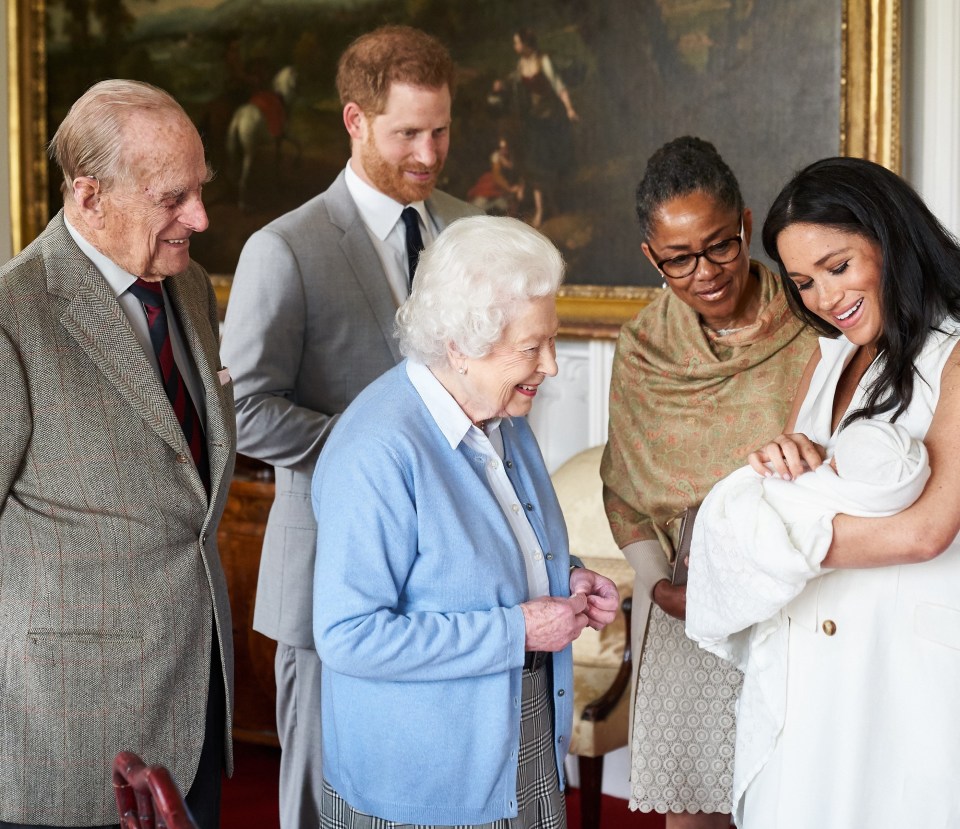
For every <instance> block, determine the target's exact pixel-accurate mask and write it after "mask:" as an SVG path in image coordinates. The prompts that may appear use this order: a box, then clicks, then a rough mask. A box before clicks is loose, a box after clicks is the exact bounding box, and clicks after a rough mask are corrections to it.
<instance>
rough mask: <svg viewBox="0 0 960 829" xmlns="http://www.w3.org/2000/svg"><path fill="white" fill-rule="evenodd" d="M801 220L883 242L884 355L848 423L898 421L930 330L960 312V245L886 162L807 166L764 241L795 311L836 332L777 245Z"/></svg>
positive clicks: (880, 347) (767, 225) (880, 346)
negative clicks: (808, 300) (807, 300)
mask: <svg viewBox="0 0 960 829" xmlns="http://www.w3.org/2000/svg"><path fill="white" fill-rule="evenodd" d="M800 222H802V223H806V224H814V225H823V226H826V227H831V228H836V229H837V230H842V231H845V232H847V233H855V234H857V235H858V236H861V237H863V238H866V239H870V240H871V241H873V242H876V243H877V244H878V245H879V246H880V251H881V254H882V266H881V270H880V297H881V299H880V301H881V305H882V306H883V307H882V308H881V313H882V321H883V329H882V331H881V333H880V339H879V340H878V342H877V353H878V354H879V355H880V359H881V360H882V362H881V364H880V371H879V373H878V374H877V377H876V379H875V380H874V382H873V383H872V384H871V386H870V388H869V390H868V392H867V397H866V402H865V403H864V405H863V406H862V407H861V408H859V409H857V410H856V411H854V412H851V413H850V415H848V416H847V417H846V418H845V420H844V422H843V425H844V426H847V425H849V424H850V423H852V422H853V421H854V420H857V419H859V418H866V417H873V416H874V415H878V414H882V413H885V412H890V411H892V412H893V416H892V418H891V419H892V420H896V419H897V418H898V417H899V416H900V415H901V414H903V412H904V411H905V410H906V408H907V407H908V406H909V405H910V401H911V400H912V399H913V388H914V386H913V384H914V380H915V376H916V374H915V361H916V359H917V356H918V355H919V354H920V351H921V349H922V348H923V344H924V342H925V341H926V338H927V336H928V335H929V333H930V332H931V331H933V330H936V329H937V326H938V325H939V324H940V322H941V321H942V320H943V319H944V318H945V317H948V316H953V317H960V246H958V244H957V240H956V239H955V238H954V237H953V236H951V234H950V233H948V232H947V230H946V229H944V227H943V225H941V224H940V222H939V221H938V220H937V218H936V216H934V215H933V213H931V212H930V209H929V208H928V207H927V206H926V204H924V202H923V199H921V198H920V196H919V195H918V194H917V193H916V191H915V190H914V189H913V188H912V187H911V186H910V185H909V184H907V182H905V181H904V180H903V179H902V178H900V176H898V175H896V174H895V173H892V172H890V170H888V169H886V168H885V167H882V166H880V165H879V164H875V163H874V162H872V161H865V160H864V159H862V158H842V157H838V158H825V159H823V160H821V161H817V162H814V163H813V164H811V165H809V166H808V167H806V168H804V169H803V170H801V171H800V172H799V173H797V174H796V175H795V176H794V177H793V178H792V179H791V180H790V182H789V183H788V184H787V185H786V186H785V187H784V188H783V190H782V191H781V192H780V195H778V196H777V198H776V200H775V201H774V203H773V206H772V207H771V208H770V212H769V213H768V214H767V219H766V221H765V222H764V223H763V247H764V250H766V252H767V256H769V257H770V258H771V259H773V260H774V261H775V262H776V263H777V265H778V267H779V269H780V279H781V281H782V282H783V286H784V290H785V291H786V294H787V300H788V302H789V303H790V307H791V308H792V309H793V312H794V313H795V314H796V315H797V316H799V317H800V318H801V319H803V320H804V321H806V322H807V323H808V324H809V325H811V326H812V327H813V328H815V329H816V330H818V331H819V332H821V333H822V334H824V335H825V336H829V337H836V336H838V335H839V334H840V331H839V329H837V328H834V327H833V326H832V325H830V324H829V323H828V322H826V321H825V320H824V319H823V318H822V317H820V316H818V315H817V314H815V313H813V312H812V311H809V310H808V309H807V308H806V306H805V305H804V304H803V300H802V299H801V298H800V292H799V290H798V289H797V286H796V285H794V283H793V281H792V280H791V279H789V278H788V277H787V271H786V268H785V267H784V264H783V260H782V259H781V258H780V254H779V251H778V249H777V238H778V237H779V236H780V234H781V233H782V232H783V231H784V230H786V229H787V228H788V227H790V226H791V225H793V224H796V223H800Z"/></svg>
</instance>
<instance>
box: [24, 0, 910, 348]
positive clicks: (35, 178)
mask: <svg viewBox="0 0 960 829" xmlns="http://www.w3.org/2000/svg"><path fill="white" fill-rule="evenodd" d="M791 1H792V0H767V2H768V3H775V2H782V3H784V4H789V3H791ZM671 2H672V0H665V2H663V3H660V4H659V6H660V7H663V8H668V7H670V6H671ZM840 2H841V4H842V6H841V7H842V19H841V22H840V27H841V31H840V32H839V41H840V44H841V55H840V96H839V101H840V106H839V110H840V118H839V125H838V141H837V145H836V146H837V148H838V151H839V152H840V153H841V154H846V155H856V156H862V157H865V158H870V159H872V160H875V161H878V162H880V163H882V164H884V165H886V166H888V167H890V168H891V169H894V170H899V168H900V153H901V147H900V63H901V57H900V31H901V19H900V8H901V7H900V0H840ZM681 5H682V6H683V7H684V9H685V11H684V14H686V15H688V16H689V14H690V12H689V9H690V8H692V7H694V6H696V7H698V8H699V7H700V6H702V7H703V9H704V13H712V14H715V13H716V10H715V9H714V8H713V7H714V6H716V5H717V4H716V3H713V4H711V3H710V2H707V0H703V2H702V3H700V4H699V6H698V4H697V3H694V4H690V3H689V2H686V3H684V4H681ZM721 5H724V6H725V7H730V9H731V11H729V12H725V13H729V14H741V13H744V12H742V9H740V7H741V6H744V5H746V6H748V7H752V4H743V3H738V2H734V3H728V4H721ZM678 8H679V6H678ZM46 14H47V3H46V0H8V3H7V26H8V37H9V43H8V53H9V62H10V66H9V79H10V85H9V100H10V113H11V115H10V119H9V130H10V162H11V188H10V206H11V218H12V223H13V227H12V240H13V248H14V250H15V251H17V250H20V249H21V248H22V247H24V246H25V245H26V244H27V243H29V241H31V240H32V239H33V238H34V237H35V236H36V235H37V234H38V233H39V232H40V230H41V229H42V228H43V227H44V226H45V224H46V222H47V219H48V217H49V205H48V199H49V197H48V195H47V194H48V186H49V182H48V166H47V162H46V157H45V154H44V143H45V141H46V139H47V136H48V125H47V123H46V117H47V116H46V112H47V61H46V58H47V51H46V41H45V21H46ZM678 14H679V12H678ZM668 22H669V21H668ZM674 22H675V21H674ZM665 31H666V29H665ZM752 48H762V44H756V43H755V44H754V45H753V47H752ZM79 59H82V56H79ZM782 60H783V63H784V65H785V66H786V65H787V64H789V62H790V60H791V56H790V55H784V56H783V58H782ZM786 172H789V171H785V173H786ZM637 257H638V267H639V258H640V253H639V242H637ZM216 282H217V284H218V293H220V294H221V296H222V297H223V298H224V299H225V297H226V295H227V294H228V292H229V284H230V282H229V276H226V277H220V278H218V279H217V280H216ZM659 290H660V289H659V288H651V287H635V286H616V287H611V286H602V285H569V286H567V287H566V288H564V290H563V292H562V296H561V299H560V303H559V308H560V312H561V319H562V322H563V330H564V333H565V334H567V335H571V336H597V335H601V336H614V335H615V334H616V331H617V329H618V327H619V325H620V324H621V323H622V322H623V321H624V320H626V319H628V318H630V317H631V316H632V315H633V314H635V313H636V311H637V310H639V308H641V307H642V306H643V305H645V304H646V303H647V302H649V301H650V299H651V298H652V297H653V296H655V295H656V293H657V292H658V291H659Z"/></svg>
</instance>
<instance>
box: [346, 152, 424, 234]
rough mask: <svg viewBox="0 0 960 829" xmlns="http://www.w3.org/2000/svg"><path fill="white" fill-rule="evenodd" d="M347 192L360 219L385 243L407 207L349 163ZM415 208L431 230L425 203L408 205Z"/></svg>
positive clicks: (422, 221) (419, 202)
mask: <svg viewBox="0 0 960 829" xmlns="http://www.w3.org/2000/svg"><path fill="white" fill-rule="evenodd" d="M346 183H347V190H348V191H349V192H350V195H351V196H352V197H353V201H354V203H355V204H356V205H357V210H359V211H360V218H361V219H363V223H364V224H365V225H366V226H367V228H368V229H369V230H370V232H371V233H373V234H374V235H375V236H376V237H377V238H378V239H379V240H380V241H381V242H382V241H384V240H385V239H386V238H387V236H388V235H389V234H390V232H391V231H392V230H393V229H394V228H395V227H396V226H397V222H399V221H400V214H401V213H402V212H403V208H404V207H405V206H407V205H402V204H400V202H398V201H396V200H395V199H392V198H390V196H387V195H385V194H384V193H381V192H380V191H379V190H377V188H376V187H371V186H370V185H369V184H367V183H366V182H365V181H364V180H363V179H362V178H360V176H358V175H357V174H356V173H355V172H354V169H353V163H352V162H350V161H348V162H347V169H346ZM408 206H409V207H412V208H414V209H415V210H416V211H417V213H419V214H420V221H421V223H422V225H423V227H425V228H430V227H431V224H430V220H429V214H428V213H427V206H426V204H425V203H424V202H422V201H418V202H413V203H412V204H410V205H408Z"/></svg>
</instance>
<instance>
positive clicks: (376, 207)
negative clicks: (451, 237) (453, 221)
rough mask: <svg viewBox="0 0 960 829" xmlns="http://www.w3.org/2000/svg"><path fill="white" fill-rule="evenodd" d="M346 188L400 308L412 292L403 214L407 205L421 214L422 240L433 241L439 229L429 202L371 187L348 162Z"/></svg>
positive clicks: (427, 242)
mask: <svg viewBox="0 0 960 829" xmlns="http://www.w3.org/2000/svg"><path fill="white" fill-rule="evenodd" d="M345 179H346V184H347V190H348V191H349V192H350V196H351V197H352V198H353V201H354V203H355V204H356V205H357V210H358V211H359V213H360V218H361V219H362V220H363V223H364V225H365V226H366V228H367V233H369V234H370V241H371V242H373V247H374V249H375V250H376V251H377V256H379V257H380V263H381V264H382V265H383V272H384V273H385V274H386V275H387V282H388V283H389V284H390V291H391V293H392V294H393V300H394V302H395V303H396V304H397V307H398V308H399V307H400V306H401V305H403V303H404V301H405V300H406V298H407V296H408V295H409V294H410V273H409V265H408V261H407V236H406V229H405V227H404V224H403V220H402V219H401V218H400V214H401V213H402V212H403V208H404V207H407V206H409V207H412V208H414V209H415V210H416V211H417V213H418V214H419V215H420V235H421V237H422V238H423V244H424V245H428V244H430V242H432V241H433V240H434V239H435V238H436V236H437V233H438V232H439V230H438V228H437V227H436V225H435V224H434V222H433V219H432V218H431V217H430V211H428V210H427V205H426V204H425V203H424V202H422V201H418V202H413V203H412V204H410V205H403V204H400V202H398V201H396V200H394V199H392V198H390V196H387V195H385V194H383V193H381V192H380V191H379V190H377V189H376V188H375V187H371V186H370V185H369V184H367V183H366V182H365V181H364V180H363V179H361V178H360V176H358V175H357V174H356V173H355V172H354V171H353V167H352V166H351V165H350V162H347V169H346V171H345Z"/></svg>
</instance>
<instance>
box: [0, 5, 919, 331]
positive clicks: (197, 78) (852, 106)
mask: <svg viewBox="0 0 960 829" xmlns="http://www.w3.org/2000/svg"><path fill="white" fill-rule="evenodd" d="M899 18H900V14H899V0H522V2H518V1H517V0H470V2H465V0H8V23H9V30H10V36H11V39H12V41H11V49H10V54H11V61H12V67H13V72H12V73H11V78H12V81H11V88H10V98H11V105H12V112H13V116H14V117H12V118H11V119H10V129H11V131H12V135H11V145H12V155H13V159H14V170H13V171H12V173H13V175H12V178H13V180H14V186H13V188H12V193H11V199H12V215H13V220H14V225H15V227H14V245H15V247H16V248H19V247H22V246H23V245H25V244H26V243H27V242H28V241H29V240H30V239H32V238H33V237H34V236H35V235H36V234H37V233H38V232H39V230H40V229H41V228H42V227H43V226H44V224H45V223H46V221H47V220H48V219H49V217H50V215H51V214H52V213H53V212H55V211H56V209H57V208H58V205H59V201H60V196H59V193H58V177H57V175H56V174H55V173H53V172H52V171H51V170H50V168H49V166H48V163H47V161H46V159H45V156H44V152H43V148H44V144H45V142H46V141H47V140H48V139H49V137H50V135H51V134H52V131H53V129H54V128H55V127H56V125H57V124H58V123H59V121H60V120H61V119H62V117H63V116H64V114H65V113H66V111H67V108H68V107H69V105H70V103H71V102H72V101H73V100H74V99H76V98H77V97H78V96H79V95H80V94H81V93H82V92H83V90H84V89H85V88H87V87H88V86H89V85H90V84H91V83H93V82H95V81H97V80H99V79H102V78H105V77H132V78H139V79H143V80H147V81H150V82H152V83H155V84H157V85H159V86H162V87H164V88H165V89H167V90H169V91H170V92H172V93H173V94H174V95H175V96H176V97H177V98H178V100H180V101H181V103H182V104H183V106H184V107H185V109H186V110H187V112H188V113H189V114H190V116H191V117H192V118H193V119H194V121H195V123H196V124H197V127H198V128H199V129H200V131H201V133H202V135H203V137H204V141H205V143H206V147H207V152H208V155H209V158H210V161H211V163H212V165H213V167H214V168H215V170H216V173H217V175H216V179H215V180H214V182H213V183H212V184H211V185H210V186H209V187H208V188H207V189H206V190H205V200H206V202H207V206H208V212H209V215H210V229H209V230H208V231H207V232H205V233H204V234H203V235H202V236H200V237H198V238H197V240H196V242H195V244H194V245H193V251H194V256H195V258H196V259H197V260H198V261H200V262H201V263H202V264H204V265H205V266H206V268H207V269H208V270H209V271H210V272H211V273H214V274H221V275H224V279H223V280H222V282H223V284H224V285H228V284H229V274H231V273H232V272H233V269H234V266H235V264H236V262H237V258H238V256H239V253H240V249H241V247H242V245H243V243H244V241H245V240H246V239H247V237H249V235H250V234H251V233H252V232H253V231H254V230H256V229H257V228H259V227H261V226H262V225H264V224H265V223H266V222H268V221H270V220H271V219H272V218H274V217H275V216H277V215H279V214H281V213H283V212H285V211H286V210H289V209H291V208H292V207H294V206H296V205H298V204H300V203H301V202H303V201H305V200H306V199H308V198H310V197H311V196H313V195H315V194H316V193H318V192H319V191H321V190H323V189H324V188H325V187H326V186H327V185H328V184H329V183H330V182H331V181H332V180H333V178H334V177H335V176H336V174H337V173H338V172H339V170H340V169H342V167H343V165H344V164H345V162H346V159H347V156H348V151H349V147H348V143H347V138H346V134H345V131H344V129H343V125H342V121H341V116H340V105H339V102H338V101H337V97H336V93H335V90H334V87H333V76H334V71H335V66H336V61H337V57H338V56H339V54H340V52H341V51H342V50H343V48H344V47H345V46H346V45H347V44H348V43H349V42H350V40H352V39H353V38H354V37H356V36H357V35H358V34H360V33H362V32H364V31H367V30H369V29H372V28H374V27H375V26H377V25H380V24H382V23H387V22H404V23H409V24H411V25H415V26H418V27H420V28H422V29H425V30H427V31H429V32H431V33H434V34H436V35H438V36H439V37H440V38H441V39H442V40H443V41H444V42H446V43H447V44H448V46H449V47H450V50H451V52H452V53H453V55H454V58H455V59H456V61H457V63H458V66H459V69H460V81H459V86H458V90H457V96H456V100H455V102H454V124H453V133H452V146H451V152H450V156H449V159H448V162H447V165H446V168H445V181H444V183H443V187H444V189H446V190H447V191H448V192H451V193H453V194H455V195H457V196H460V197H462V198H465V199H469V200H472V201H474V202H476V203H477V204H480V205H482V206H483V207H484V208H485V209H486V210H488V211H490V212H498V213H507V214H511V215H516V216H519V217H521V218H522V219H524V220H526V221H528V222H529V223H531V224H533V225H535V226H538V227H540V229H541V230H542V231H543V232H544V233H545V234H547V235H548V236H549V237H550V238H551V239H552V240H554V241H555V242H556V244H557V245H558V246H559V247H560V248H561V250H562V251H563V252H564V255H565V257H566V259H567V262H568V264H569V277H568V282H570V283H571V284H570V285H569V286H568V288H567V289H566V290H565V296H564V298H563V299H562V302H561V311H562V314H563V317H564V319H565V321H566V322H567V323H569V326H570V330H572V331H575V332H576V331H579V330H581V329H580V328H578V327H577V323H578V322H579V323H582V330H583V331H584V332H585V333H589V332H591V331H594V330H595V328H596V326H597V325H603V324H608V325H609V326H611V327H615V325H616V323H617V322H618V321H619V320H621V319H623V318H625V317H626V316H628V315H629V313H630V312H631V311H632V310H633V309H635V308H636V307H637V305H638V304H642V302H643V301H644V300H645V299H646V298H647V297H648V296H649V295H650V292H651V291H653V290H659V289H658V288H656V287H655V286H656V285H657V284H658V280H657V278H656V274H655V272H654V271H653V269H652V268H650V267H649V266H648V265H647V263H646V261H645V260H644V259H643V257H642V256H641V253H640V240H639V239H638V238H637V233H636V228H635V219H634V214H633V205H632V202H633V191H634V188H635V186H636V183H637V181H638V180H639V178H640V176H641V175H642V172H643V168H644V164H645V160H646V158H647V157H648V156H649V155H650V153H651V152H653V150H655V149H656V148H657V147H658V146H660V145H661V144H662V143H663V142H664V141H667V140H669V139H671V138H673V137H675V136H678V135H682V134H695V135H699V136H701V137H704V138H707V139H709V140H711V141H712V142H713V143H714V144H715V145H716V146H717V148H718V149H719V150H720V152H721V153H722V154H723V155H724V157H725V158H726V159H727V161H728V162H729V163H730V166H731V167H732V168H733V169H734V171H735V172H736V173H737V175H738V177H739V179H740V182H741V186H742V189H743V191H744V195H745V198H746V200H747V203H748V204H749V205H750V206H751V207H752V209H753V211H754V214H755V216H757V218H758V220H762V218H763V216H764V215H765V213H766V210H767V207H768V205H769V204H770V202H771V201H772V199H773V197H774V195H775V194H776V192H777V191H778V189H779V187H780V186H781V185H782V183H783V182H784V181H785V180H786V178H787V177H788V176H789V175H790V174H791V173H792V172H793V171H795V170H796V169H797V168H799V167H801V166H802V165H804V164H806V163H808V162H810V161H813V160H815V159H816V158H819V157H822V156H827V155H836V154H838V153H840V154H849V155H860V156H865V157H869V158H872V159H874V160H877V161H880V162H881V163H883V164H886V165H887V166H889V167H891V168H893V169H897V168H898V167H899V163H900V142H899V85H900V75H899V71H900V70H899V65H900V59H899V28H900V19H899ZM531 56H534V58H535V59H534V58H532V57H531ZM530 66H536V67H537V71H536V72H534V74H533V75H532V76H531V75H530V69H529V67H530Z"/></svg>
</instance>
